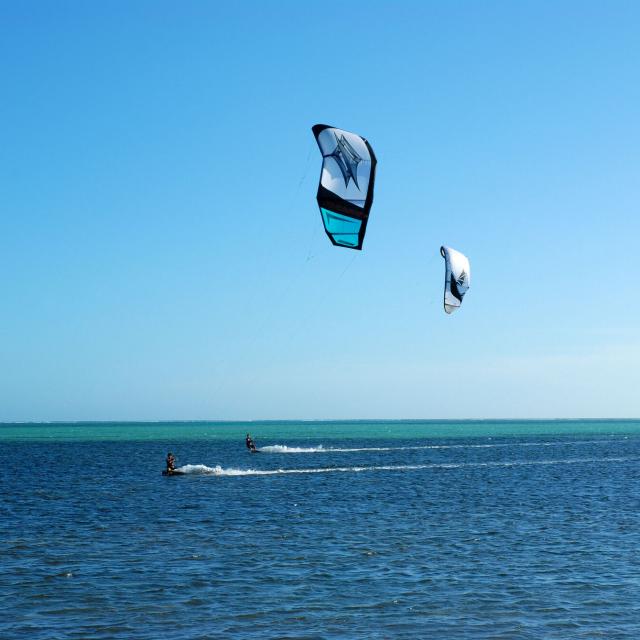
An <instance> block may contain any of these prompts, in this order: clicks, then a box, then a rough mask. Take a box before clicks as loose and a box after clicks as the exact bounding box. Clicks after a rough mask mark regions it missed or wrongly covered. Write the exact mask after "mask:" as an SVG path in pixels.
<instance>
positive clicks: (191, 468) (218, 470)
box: [179, 458, 640, 476]
mask: <svg viewBox="0 0 640 640" xmlns="http://www.w3.org/2000/svg"><path fill="white" fill-rule="evenodd" d="M638 460H640V459H639V458H566V459H560V460H512V461H504V462H458V463H433V464H407V465H376V466H370V467H361V466H360V467H318V468H312V469H233V468H230V469H223V468H222V467H221V466H220V465H217V466H215V467H207V466H206V465H204V464H195V465H191V464H188V465H185V466H184V467H180V469H179V470H180V471H184V472H185V473H188V474H200V475H216V476H275V475H292V474H308V473H360V472H363V471H369V472H372V471H420V470H425V469H459V468H462V467H467V468H472V467H521V466H531V465H556V464H585V463H598V462H607V463H608V462H635V461H638Z"/></svg>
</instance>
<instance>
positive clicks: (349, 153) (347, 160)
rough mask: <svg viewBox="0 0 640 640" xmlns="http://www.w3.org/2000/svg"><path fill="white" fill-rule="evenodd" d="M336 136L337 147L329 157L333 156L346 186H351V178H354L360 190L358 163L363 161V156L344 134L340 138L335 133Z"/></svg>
mask: <svg viewBox="0 0 640 640" xmlns="http://www.w3.org/2000/svg"><path fill="white" fill-rule="evenodd" d="M333 135H334V136H335V137H336V148H335V149H334V150H333V153H330V154H329V155H328V156H327V157H328V158H333V159H334V160H335V161H336V163H337V165H338V167H339V168H340V171H341V172H342V177H343V178H344V186H345V187H348V186H349V180H353V182H354V183H355V185H356V187H357V188H358V191H360V186H359V185H358V165H359V164H360V163H361V162H362V158H361V157H360V156H359V155H358V153H357V152H356V150H355V149H354V148H353V147H352V146H351V145H350V144H349V141H348V140H347V139H346V138H345V137H344V134H342V135H341V136H340V137H339V138H338V135H337V134H336V133H335V131H334V133H333Z"/></svg>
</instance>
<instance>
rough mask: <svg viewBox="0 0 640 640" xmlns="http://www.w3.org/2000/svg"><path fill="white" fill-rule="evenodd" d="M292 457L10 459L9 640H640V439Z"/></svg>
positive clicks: (4, 624)
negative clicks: (171, 463) (167, 464)
mask: <svg viewBox="0 0 640 640" xmlns="http://www.w3.org/2000/svg"><path fill="white" fill-rule="evenodd" d="M276 444H279V445H286V447H289V449H292V448H295V447H299V448H302V449H307V450H309V449H311V450H313V449H316V448H318V447H319V446H320V445H322V447H323V450H321V451H307V452H300V453H293V452H286V453H285V452H284V451H287V449H284V448H280V449H279V448H276V449H268V448H267V449H266V450H265V451H263V453H261V454H258V455H251V454H249V453H247V452H246V451H245V450H244V448H243V443H242V442H241V441H240V442H231V441H215V442H212V441H207V440H202V439H200V440H191V441H185V442H184V443H183V444H180V443H176V442H175V441H171V442H168V441H167V442H165V441H161V440H158V441H152V442H148V441H138V442H126V441H118V442H109V441H106V442H105V441H92V442H51V443H45V442H27V441H19V440H18V441H8V442H2V443H1V444H0V446H1V447H2V452H3V458H4V464H3V473H2V475H1V476H0V489H1V502H0V516H1V518H0V535H1V540H2V545H1V546H0V566H1V567H2V570H1V572H0V611H1V612H2V614H1V615H0V638H3V639H4V640H13V639H23V638H29V639H34V640H35V639H44V638H55V639H59V638H78V639H83V640H85V639H86V640H90V639H94V638H95V639H97V638H122V639H125V638H127V639H129V638H131V639H135V638H145V639H147V638H148V639H152V638H153V639H155V638H160V637H164V636H171V637H172V638H173V639H182V638H189V639H196V638H202V639H204V638H231V639H235V638H238V639H241V638H242V639H247V638H249V639H252V638H269V639H273V638H288V639H294V638H297V639H311V638H472V639H475V638H492V639H495V638H532V639H533V638H535V639H538V638H558V639H563V640H565V639H570V638H598V637H603V638H640V604H639V603H640V494H639V491H638V489H639V480H640V471H639V465H640V437H639V436H637V435H633V434H631V435H628V436H626V437H625V436H621V435H618V434H616V435H605V434H603V435H598V434H587V435H584V434H583V435H575V436H568V435H561V436H553V435H549V434H546V435H543V436H523V437H502V438H493V439H491V438H486V437H485V438H483V437H474V438H459V437H458V438H455V439H447V438H437V439H429V438H425V437H413V438H405V439H399V438H397V437H394V438H389V439H383V438H375V439H371V440H367V439H363V438H357V439H348V438H344V437H341V438H340V439H339V440H335V441H332V440H331V439H329V438H321V437H317V436H315V437H313V438H302V437H299V438H297V439H295V438H294V439H287V441H286V442H283V441H282V440H281V439H280V440H278V439H272V440H271V441H268V442H267V441H258V445H259V446H263V447H268V446H269V445H276ZM332 447H333V448H337V449H340V451H331V448H332ZM168 448H172V449H173V450H174V452H175V453H176V454H177V456H178V463H179V465H191V466H187V467H186V469H187V470H190V471H192V473H191V474H190V475H188V476H186V477H179V478H178V477H176V478H164V477H162V476H161V475H160V471H161V469H162V465H163V460H164V456H165V455H166V452H167V449H168ZM198 465H203V466H198ZM269 472H273V473H269Z"/></svg>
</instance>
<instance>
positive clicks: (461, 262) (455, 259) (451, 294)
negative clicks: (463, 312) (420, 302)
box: [440, 247, 471, 313]
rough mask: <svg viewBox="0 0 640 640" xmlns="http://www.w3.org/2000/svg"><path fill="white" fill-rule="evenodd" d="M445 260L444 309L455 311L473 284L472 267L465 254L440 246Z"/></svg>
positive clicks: (448, 311)
mask: <svg viewBox="0 0 640 640" xmlns="http://www.w3.org/2000/svg"><path fill="white" fill-rule="evenodd" d="M440 253H441V254H442V257H443V258H444V261H445V266H446V272H445V277H444V310H445V311H446V312H447V313H453V312H454V311H455V310H456V309H457V308H458V307H459V306H460V305H461V304H462V298H463V297H464V294H465V293H467V291H468V290H469V286H470V284H471V267H470V266H469V259H468V258H467V256H465V255H464V254H462V253H460V252H459V251H456V250H455V249H451V248H449V247H440Z"/></svg>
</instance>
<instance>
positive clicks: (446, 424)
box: [0, 420, 640, 442]
mask: <svg viewBox="0 0 640 640" xmlns="http://www.w3.org/2000/svg"><path fill="white" fill-rule="evenodd" d="M247 432H252V433H257V434H259V435H260V436H261V437H265V438H278V437H281V438H314V437H315V438H331V439H338V438H390V439H402V438H465V437H518V436H525V435H532V436H544V435H578V434H581V433H584V434H605V435H606V434H610V435H613V434H640V420H542V421H536V420H524V421H522V420H521V421H513V420H463V421H459V420H458V421H456V420H445V421H438V420H373V421H368V420H351V421H249V422H70V423H62V422H60V423H5V424H0V442H2V441H3V440H4V441H6V440H33V441H37V440H42V441H50V440H53V441H64V442H69V441H80V440H82V441H92V440H121V441H126V440H168V439H175V440H177V441H186V440H197V439H212V440H221V441H232V440H238V438H241V437H244V435H245V434H246V433H247Z"/></svg>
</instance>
